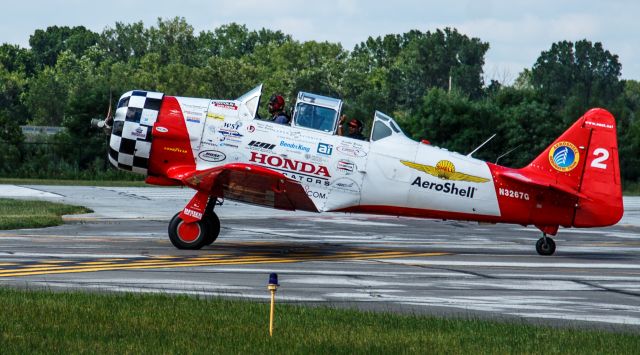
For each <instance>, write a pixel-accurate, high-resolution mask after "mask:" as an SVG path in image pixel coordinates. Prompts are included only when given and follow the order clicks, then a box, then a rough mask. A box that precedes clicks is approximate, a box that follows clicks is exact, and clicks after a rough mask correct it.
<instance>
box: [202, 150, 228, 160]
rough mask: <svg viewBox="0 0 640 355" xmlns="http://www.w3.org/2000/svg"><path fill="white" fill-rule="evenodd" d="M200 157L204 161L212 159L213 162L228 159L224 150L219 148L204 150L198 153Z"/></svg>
mask: <svg viewBox="0 0 640 355" xmlns="http://www.w3.org/2000/svg"><path fill="white" fill-rule="evenodd" d="M198 157H199V158H200V159H202V160H204V161H210V162H213V163H217V162H219V161H223V160H225V159H227V156H226V155H224V153H223V152H220V151H217V150H203V151H201V152H200V153H198Z"/></svg>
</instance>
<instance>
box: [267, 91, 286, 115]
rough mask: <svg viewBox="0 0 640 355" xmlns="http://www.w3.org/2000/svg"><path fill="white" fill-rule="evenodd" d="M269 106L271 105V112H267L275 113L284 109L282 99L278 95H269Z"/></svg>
mask: <svg viewBox="0 0 640 355" xmlns="http://www.w3.org/2000/svg"><path fill="white" fill-rule="evenodd" d="M269 105H271V109H272V110H273V111H271V110H269V112H277V111H281V110H282V109H284V98H283V97H282V96H280V95H275V94H274V95H271V98H270V99H269Z"/></svg>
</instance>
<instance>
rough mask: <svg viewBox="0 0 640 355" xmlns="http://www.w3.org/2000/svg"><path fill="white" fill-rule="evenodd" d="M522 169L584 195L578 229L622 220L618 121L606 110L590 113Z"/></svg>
mask: <svg viewBox="0 0 640 355" xmlns="http://www.w3.org/2000/svg"><path fill="white" fill-rule="evenodd" d="M523 170H524V171H526V172H527V173H532V174H536V175H544V176H545V177H546V178H552V179H553V180H554V181H555V184H557V185H558V186H559V187H561V188H568V189H570V190H574V191H578V192H579V193H580V195H581V196H584V197H581V198H580V199H579V201H578V206H577V208H576V212H575V216H574V220H573V226H575V227H596V226H608V225H612V224H615V223H617V222H618V221H619V220H620V218H622V213H623V207H622V188H621V185H620V164H619V163H618V140H617V136H616V121H615V119H614V118H613V115H611V113H609V112H608V111H606V110H603V109H592V110H589V111H588V112H587V113H586V114H585V115H584V116H582V117H580V119H578V120H577V121H576V123H574V124H573V125H572V126H571V127H570V128H569V129H568V130H566V131H565V132H564V133H563V134H562V135H561V136H560V137H559V138H558V139H556V140H555V141H554V142H553V144H551V145H550V146H549V147H547V149H545V150H544V152H542V154H540V155H539V156H538V157H537V158H536V159H534V160H533V162H531V164H529V165H528V166H527V167H525V168H524V169H523Z"/></svg>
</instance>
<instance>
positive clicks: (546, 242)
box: [536, 233, 556, 255]
mask: <svg viewBox="0 0 640 355" xmlns="http://www.w3.org/2000/svg"><path fill="white" fill-rule="evenodd" d="M536 251H537V252H538V254H540V255H553V253H555V251H556V242H554V241H553V239H551V237H547V233H542V238H540V239H538V242H537V243H536Z"/></svg>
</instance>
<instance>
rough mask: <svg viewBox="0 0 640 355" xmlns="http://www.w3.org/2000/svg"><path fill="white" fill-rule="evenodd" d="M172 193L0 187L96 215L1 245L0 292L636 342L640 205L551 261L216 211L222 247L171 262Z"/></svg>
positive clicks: (490, 236)
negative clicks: (320, 312)
mask: <svg viewBox="0 0 640 355" xmlns="http://www.w3.org/2000/svg"><path fill="white" fill-rule="evenodd" d="M192 194H193V193H192V191H191V190H188V189H177V188H115V187H70V186H24V187H17V186H12V185H0V197H12V198H29V199H34V198H37V199H45V200H52V201H60V202H65V203H72V204H79V205H84V206H87V207H89V208H91V209H93V210H94V213H91V214H87V215H82V216H69V217H68V218H67V221H68V222H67V224H65V225H63V226H59V227H53V228H45V229H31V230H15V231H0V284H3V285H10V286H16V287H28V288H42V287H44V288H48V289H82V290H96V291H118V292H120V291H129V292H164V293H181V294H197V295H206V296H227V297H238V298H243V299H258V300H267V299H268V297H269V294H268V292H267V290H266V283H267V278H268V274H269V273H270V272H277V273H278V274H279V275H280V284H281V287H280V289H279V290H278V299H279V301H281V302H290V303H309V304H322V305H331V306H341V307H342V306H344V307H357V308H363V309H374V310H383V311H399V312H415V313H425V314H435V315H446V316H450V315H455V316H464V317H488V318H507V319H516V320H520V319H522V320H525V321H528V322H529V321H530V322H536V323H544V324H554V325H576V326H587V327H600V328H607V329H630V330H632V331H640V223H639V222H640V198H635V197H631V198H625V209H626V211H625V216H624V217H623V220H622V221H621V222H620V223H619V224H618V225H616V226H614V227H609V228H599V229H586V230H585V229H561V230H560V233H559V235H558V236H557V237H556V238H555V240H556V243H557V246H558V249H557V251H556V254H555V255H554V256H551V257H542V256H539V255H537V254H536V252H535V247H534V243H535V241H536V240H537V239H538V238H539V236H540V235H539V232H538V231H537V230H536V229H534V228H524V227H521V226H512V225H478V224H476V223H468V222H455V221H434V220H420V219H413V218H396V217H381V216H365V215H350V214H313V213H298V212H295V213H291V212H286V211H277V210H271V209H265V208H260V207H254V206H248V205H242V204H237V203H228V202H225V204H224V205H223V206H221V207H219V208H218V209H217V210H216V212H217V213H218V215H219V217H220V219H221V221H222V232H221V235H220V237H219V239H218V241H216V243H214V244H213V245H211V246H210V247H207V248H204V249H202V250H200V251H183V250H177V249H175V248H174V247H173V246H172V245H171V244H170V242H169V241H168V237H167V222H168V219H169V218H170V217H171V216H173V214H175V213H176V212H177V211H178V210H180V209H181V208H182V207H183V206H184V204H186V202H187V201H188V200H189V199H190V198H191V196H192Z"/></svg>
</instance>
